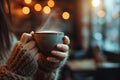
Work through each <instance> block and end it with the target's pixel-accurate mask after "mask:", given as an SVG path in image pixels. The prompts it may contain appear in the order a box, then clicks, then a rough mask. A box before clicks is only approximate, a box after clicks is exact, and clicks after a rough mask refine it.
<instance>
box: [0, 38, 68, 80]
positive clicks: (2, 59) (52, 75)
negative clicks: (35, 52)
mask: <svg viewBox="0 0 120 80" xmlns="http://www.w3.org/2000/svg"><path fill="white" fill-rule="evenodd" d="M12 41H13V40H12ZM13 45H14V44H13ZM18 53H19V52H18ZM11 54H12V55H10V52H8V53H3V54H0V80H57V79H58V74H59V71H60V68H61V67H62V66H63V65H64V64H65V62H66V59H64V60H63V61H62V62H61V63H60V64H59V65H58V64H54V63H50V62H48V61H46V57H45V56H44V55H42V56H41V58H40V59H39V60H40V62H41V63H40V64H39V65H38V70H37V71H36V72H35V73H34V74H33V75H31V74H32V73H33V72H32V70H33V71H34V69H36V67H34V68H31V67H29V65H33V66H34V63H35V62H34V61H29V60H27V61H28V62H29V63H27V65H26V62H27V61H25V60H26V57H24V56H22V57H21V56H18V58H20V57H21V58H22V59H20V60H19V59H17V57H16V56H15V54H13V53H12V52H11ZM13 56H15V57H16V59H15V61H13V58H12V57H13ZM6 63H7V64H6ZM18 63H19V64H18ZM15 64H18V65H17V66H16V65H15ZM41 64H42V65H41ZM20 66H24V68H25V69H24V70H25V71H24V70H23V71H21V70H20V71H19V69H17V68H19V67H20ZM29 71H31V72H29Z"/></svg>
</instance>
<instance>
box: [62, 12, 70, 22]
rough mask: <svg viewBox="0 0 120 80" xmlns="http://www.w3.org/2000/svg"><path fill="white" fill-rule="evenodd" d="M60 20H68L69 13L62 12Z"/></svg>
mask: <svg viewBox="0 0 120 80" xmlns="http://www.w3.org/2000/svg"><path fill="white" fill-rule="evenodd" d="M62 18H63V19H65V20H68V19H69V18H70V13H69V12H63V14H62Z"/></svg>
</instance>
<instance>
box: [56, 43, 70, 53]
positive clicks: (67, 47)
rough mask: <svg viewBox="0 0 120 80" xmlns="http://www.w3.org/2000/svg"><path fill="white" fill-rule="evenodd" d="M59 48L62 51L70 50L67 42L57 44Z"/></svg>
mask: <svg viewBox="0 0 120 80" xmlns="http://www.w3.org/2000/svg"><path fill="white" fill-rule="evenodd" d="M57 49H59V50H60V51H63V52H66V51H68V50H69V46H68V45H65V44H57Z"/></svg>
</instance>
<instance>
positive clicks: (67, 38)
mask: <svg viewBox="0 0 120 80" xmlns="http://www.w3.org/2000/svg"><path fill="white" fill-rule="evenodd" d="M63 43H64V44H70V39H69V37H68V36H64V38H63Z"/></svg>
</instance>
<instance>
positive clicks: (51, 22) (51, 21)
mask: <svg viewBox="0 0 120 80" xmlns="http://www.w3.org/2000/svg"><path fill="white" fill-rule="evenodd" d="M55 16H57V13H56V12H55V11H53V12H52V13H51V14H50V15H49V16H48V18H47V19H46V21H45V22H44V23H43V24H42V27H39V28H37V29H36V32H40V31H60V30H59V28H58V26H57V25H58V24H59V23H58V22H57V21H56V19H57V18H56V17H55Z"/></svg>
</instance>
